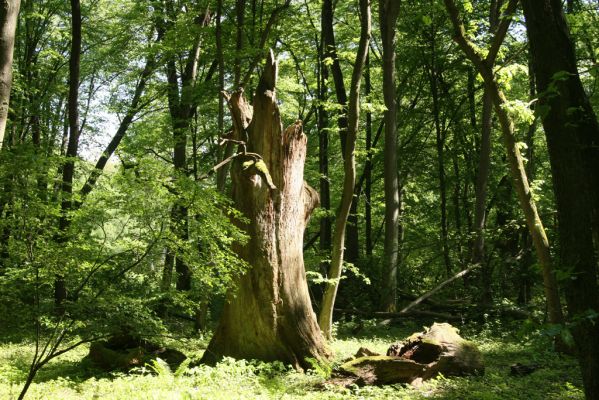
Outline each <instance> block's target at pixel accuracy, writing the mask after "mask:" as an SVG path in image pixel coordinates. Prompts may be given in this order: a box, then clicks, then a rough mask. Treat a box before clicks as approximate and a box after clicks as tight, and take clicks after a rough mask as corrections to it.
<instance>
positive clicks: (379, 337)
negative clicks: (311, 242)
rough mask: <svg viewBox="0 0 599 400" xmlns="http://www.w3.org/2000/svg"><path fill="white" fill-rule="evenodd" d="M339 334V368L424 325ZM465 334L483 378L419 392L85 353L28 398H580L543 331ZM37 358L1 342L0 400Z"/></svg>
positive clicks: (12, 392) (572, 372)
mask: <svg viewBox="0 0 599 400" xmlns="http://www.w3.org/2000/svg"><path fill="white" fill-rule="evenodd" d="M355 328H356V327H355V325H354V324H352V323H348V324H345V325H343V326H341V327H339V329H338V334H337V340H335V341H334V342H332V343H331V347H332V348H333V350H334V351H335V354H336V358H335V363H337V364H338V363H340V362H341V360H343V359H345V358H347V357H349V356H350V355H352V354H353V353H355V352H356V351H357V349H358V348H359V347H362V346H363V347H368V348H369V349H371V350H373V351H377V352H385V351H386V349H387V347H388V346H389V344H391V343H392V342H394V341H397V340H399V339H402V338H404V337H406V336H407V335H409V334H411V333H413V332H415V331H418V330H420V329H421V326H419V325H416V324H414V323H405V324H403V325H401V326H393V327H381V326H376V325H375V324H374V322H372V323H366V324H364V326H363V328H361V329H360V331H359V332H358V333H352V332H355ZM462 335H463V336H464V337H465V338H467V339H471V340H473V341H474V342H475V343H476V344H477V345H478V346H479V348H480V349H481V351H482V352H483V354H484V357H485V362H486V366H487V368H486V373H485V375H484V376H483V377H468V378H444V377H439V378H437V379H434V380H431V381H428V382H425V383H424V384H423V385H422V386H421V387H420V388H418V389H415V388H412V387H406V386H402V385H392V386H386V387H363V388H358V387H352V388H340V387H335V386H331V385H328V384H327V383H326V374H327V371H325V370H324V369H323V368H316V370H315V371H309V372H308V373H299V372H296V371H294V370H292V369H290V368H289V367H286V366H284V365H282V364H277V363H275V364H265V363H259V362H251V361H244V360H240V361H236V360H232V359H226V360H224V361H223V362H222V363H221V364H219V365H218V366H217V367H214V368H212V367H207V366H199V367H194V368H181V369H180V370H179V371H175V372H172V371H170V370H169V369H168V368H165V367H164V366H162V365H154V366H146V367H145V368H144V369H142V370H140V371H138V373H136V374H130V375H125V374H103V373H100V372H98V371H97V370H95V369H93V367H92V366H91V365H89V364H86V363H85V362H83V363H82V362H81V359H82V358H83V357H84V356H85V355H86V352H87V348H84V347H82V348H79V349H76V350H74V351H72V352H70V353H67V354H65V355H63V356H61V357H59V358H57V359H56V360H54V361H53V362H51V363H50V364H49V365H48V366H46V367H45V368H44V369H42V370H41V371H40V372H39V374H38V377H37V378H36V380H35V383H34V384H33V385H32V386H31V388H30V390H29V393H28V395H27V398H28V399H65V400H70V399H161V400H162V399H177V400H178V399H210V400H213V399H216V400H218V399H223V400H224V399H227V400H228V399H289V400H290V399H304V400H308V399H409V400H418V399H460V400H461V399H477V400H481V399H482V400H492V399H527V400H537V399H538V400H546V399H583V398H584V395H583V393H582V391H581V378H580V373H579V370H578V366H577V364H576V361H575V360H574V359H573V358H571V357H567V356H559V355H557V354H555V353H554V352H552V351H551V350H550V349H549V345H548V341H547V339H546V338H544V337H543V336H542V335H541V334H540V333H538V332H532V333H529V334H522V333H518V334H515V333H513V331H511V330H509V329H506V328H505V327H503V326H502V325H501V324H496V325H490V324H486V325H485V326H484V327H483V328H482V329H480V328H476V327H463V328H462ZM206 344H207V343H206V340H204V339H186V340H177V341H171V343H169V345H171V346H173V347H177V348H178V349H179V350H181V351H183V352H184V353H186V354H187V355H188V356H189V357H190V358H192V359H198V358H199V357H200V356H201V353H202V349H203V348H204V347H205V345H206ZM32 352H33V347H32V345H31V343H28V342H18V343H10V342H4V343H0V399H12V398H16V397H17V396H18V394H19V392H20V390H21V386H22V384H23V381H24V379H25V376H26V371H27V368H28V362H29V360H30V357H31V355H32ZM516 362H521V363H523V364H532V363H536V364H540V365H541V368H540V369H539V370H537V371H535V372H534V373H532V374H531V375H529V376H526V377H511V376H510V375H509V371H510V368H509V366H510V365H511V364H513V363H516Z"/></svg>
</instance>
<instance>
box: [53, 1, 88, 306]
mask: <svg viewBox="0 0 599 400" xmlns="http://www.w3.org/2000/svg"><path fill="white" fill-rule="evenodd" d="M80 62H81V4H80V1H79V0H71V56H70V60H69V104H68V120H69V139H68V144H67V150H66V154H65V156H66V158H67V160H66V162H65V164H64V167H63V169H62V184H61V193H62V202H61V215H60V220H59V223H58V230H59V235H60V237H59V241H63V242H64V241H66V240H67V237H66V234H67V230H68V228H69V225H70V219H69V212H70V210H71V208H72V206H73V199H72V194H73V176H74V172H75V157H77V153H78V149H79V134H80V130H79V104H78V103H79V77H80ZM66 298H67V287H66V282H65V279H64V276H62V275H58V276H57V277H56V280H55V282H54V302H55V304H56V306H57V307H59V308H60V306H61V304H62V302H63V301H64V300H65V299H66Z"/></svg>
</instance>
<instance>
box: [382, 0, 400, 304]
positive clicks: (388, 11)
mask: <svg viewBox="0 0 599 400" xmlns="http://www.w3.org/2000/svg"><path fill="white" fill-rule="evenodd" d="M400 4H401V2H400V1H397V0H379V21H380V26H381V38H382V42H383V96H384V98H385V106H386V108H387V110H386V111H385V148H384V158H385V168H384V170H385V171H384V175H385V249H384V252H385V255H384V260H385V261H384V266H383V271H384V272H383V282H384V288H383V299H382V306H383V310H385V311H389V312H393V311H395V310H396V308H397V264H398V255H399V180H398V175H397V132H396V126H397V103H396V97H397V95H396V90H395V44H396V43H395V42H396V25H397V18H398V17H399V8H400Z"/></svg>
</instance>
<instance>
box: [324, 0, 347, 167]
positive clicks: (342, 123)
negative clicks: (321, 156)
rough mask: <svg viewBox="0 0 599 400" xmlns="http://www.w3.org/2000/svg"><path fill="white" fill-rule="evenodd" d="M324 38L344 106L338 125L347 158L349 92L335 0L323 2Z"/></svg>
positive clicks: (336, 86)
mask: <svg viewBox="0 0 599 400" xmlns="http://www.w3.org/2000/svg"><path fill="white" fill-rule="evenodd" d="M321 26H322V28H321V29H322V38H323V40H324V55H325V58H328V59H330V60H332V63H331V75H332V76H333V82H334V83H335V94H336V95H337V103H339V105H340V106H341V107H342V108H343V111H342V113H341V115H339V116H338V119H337V125H338V127H339V140H340V141H341V154H343V157H344V158H345V154H346V152H345V143H346V136H347V124H348V115H347V114H346V110H345V107H346V106H347V92H346V90H345V84H344V82H343V72H342V71H341V63H340V62H339V57H337V45H336V44H335V31H334V30H333V0H323V2H322V16H321Z"/></svg>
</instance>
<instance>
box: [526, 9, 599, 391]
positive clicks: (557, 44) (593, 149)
mask: <svg viewBox="0 0 599 400" xmlns="http://www.w3.org/2000/svg"><path fill="white" fill-rule="evenodd" d="M522 6H523V9H524V15H525V17H526V27H527V32H528V38H529V43H530V50H531V58H532V66H533V68H534V73H535V77H536V85H537V92H538V93H539V103H538V109H541V110H542V108H545V109H547V112H545V113H543V118H542V120H543V128H544V131H545V136H546V138H547V148H548V150H549V160H550V162H551V171H552V178H553V187H554V190H555V198H556V205H557V218H558V233H559V242H560V246H559V261H560V267H561V268H562V269H563V270H566V271H571V277H570V279H567V280H565V281H564V288H565V293H566V300H567V303H568V311H569V314H570V316H571V317H572V318H573V319H575V320H577V321H576V322H575V323H574V324H573V330H572V332H573V336H574V339H575V342H576V346H577V350H578V354H579V361H580V365H581V369H582V376H583V381H584V386H585V394H586V397H587V398H588V399H596V398H599V325H597V323H596V321H593V320H592V319H590V318H581V317H582V316H583V315H585V314H586V313H588V312H589V310H595V311H597V310H599V301H598V298H597V292H598V283H597V259H596V254H595V250H596V249H595V248H594V247H593V234H592V232H593V222H594V223H595V224H596V223H597V220H596V219H595V220H594V221H593V214H594V212H593V209H594V211H595V217H596V216H597V214H596V213H597V212H598V211H599V125H598V124H597V118H596V116H595V114H594V112H593V109H592V107H591V105H590V104H589V101H588V98H587V95H586V93H585V91H584V88H583V86H582V83H581V81H580V77H579V75H578V69H577V64H576V61H577V60H576V55H575V52H574V44H573V42H572V40H571V39H570V34H569V29H568V26H567V23H566V19H565V17H564V15H563V11H562V4H561V2H560V1H554V0H544V1H539V2H532V1H529V0H524V1H522ZM595 228H597V225H595Z"/></svg>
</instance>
